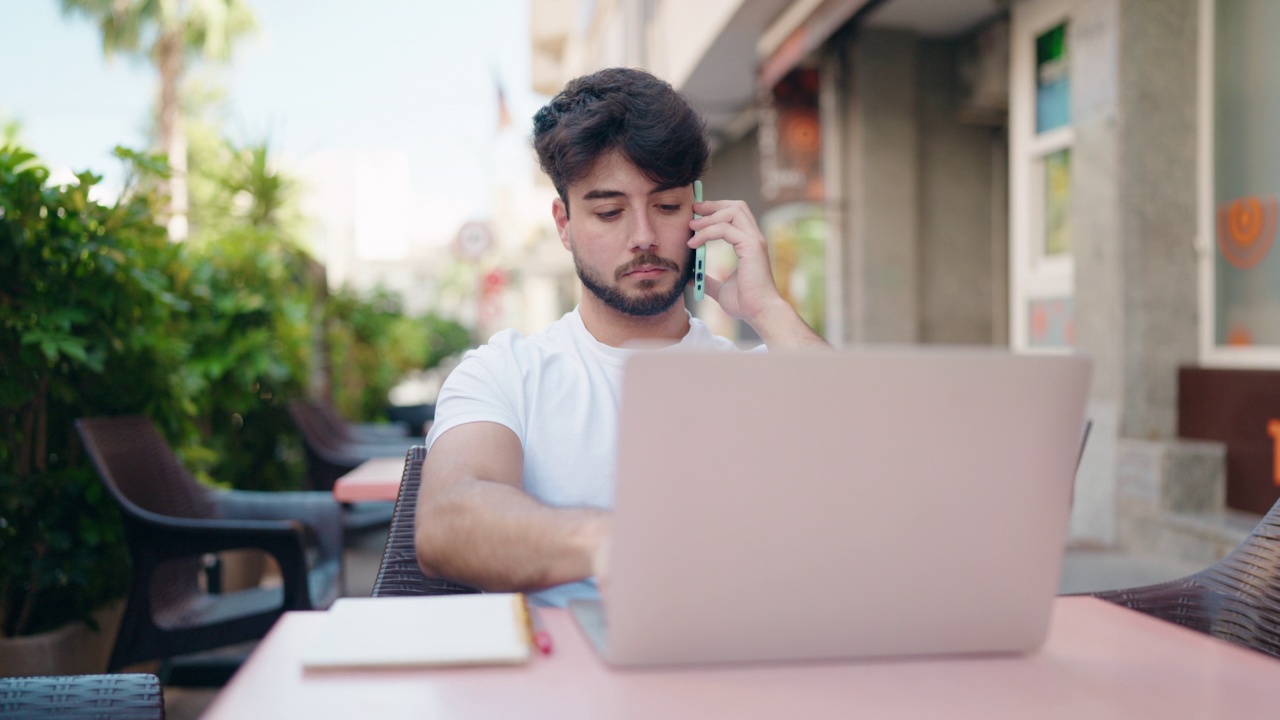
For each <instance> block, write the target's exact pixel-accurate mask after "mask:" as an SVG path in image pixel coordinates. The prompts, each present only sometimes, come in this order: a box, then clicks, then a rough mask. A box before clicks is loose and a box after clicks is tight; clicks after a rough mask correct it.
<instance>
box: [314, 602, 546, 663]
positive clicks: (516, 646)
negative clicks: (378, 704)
mask: <svg viewBox="0 0 1280 720" xmlns="http://www.w3.org/2000/svg"><path fill="white" fill-rule="evenodd" d="M527 613H528V610H527V607H526V605H525V600H524V596H523V595H520V594H499V593H492V594H488V593H486V594H472V595H437V596H428V597H392V598H342V599H339V600H338V601H336V602H335V603H334V604H333V607H332V608H330V609H329V611H328V613H327V615H328V617H327V618H326V622H325V623H324V625H323V626H322V628H321V631H320V633H319V634H318V635H317V636H316V637H315V638H314V640H313V641H312V642H311V644H310V645H308V646H307V647H306V650H305V652H304V653H303V654H302V665H303V667H305V668H311V669H320V668H334V669H337V668H394V667H427V666H443V665H500V664H515V663H523V662H528V660H529V656H530V648H531V636H530V630H529V621H528V614H527Z"/></svg>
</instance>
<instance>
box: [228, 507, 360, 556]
mask: <svg viewBox="0 0 1280 720" xmlns="http://www.w3.org/2000/svg"><path fill="white" fill-rule="evenodd" d="M211 497H212V498H213V500H214V503H215V508H216V509H215V512H216V513H217V514H218V516H219V517H223V518H228V519H241V520H297V521H299V522H302V523H303V524H304V525H305V526H306V528H307V530H308V531H309V535H310V537H309V539H311V540H313V541H314V542H315V544H316V546H317V547H318V548H319V550H320V555H321V557H322V558H325V559H328V558H337V557H339V556H340V555H341V554H342V506H341V505H340V504H339V503H338V501H336V500H334V499H333V494H332V493H328V492H320V491H311V492H307V491H302V492H258V491H252V490H224V491H219V492H213V493H211Z"/></svg>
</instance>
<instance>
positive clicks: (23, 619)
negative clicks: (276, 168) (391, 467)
mask: <svg viewBox="0 0 1280 720" xmlns="http://www.w3.org/2000/svg"><path fill="white" fill-rule="evenodd" d="M264 152H265V151H264ZM117 154H118V156H119V157H120V158H121V159H122V160H123V161H124V162H125V163H126V164H127V166H128V167H129V168H130V177H131V178H133V179H135V180H136V179H138V178H146V177H155V176H157V175H159V174H162V173H163V172H164V171H165V168H164V163H163V161H162V160H160V159H157V158H155V157H151V156H145V155H140V154H137V153H133V152H130V151H127V150H123V149H118V150H117ZM239 157H245V158H249V159H250V160H253V161H254V162H257V167H258V169H259V170H261V172H262V173H266V176H262V175H261V173H260V176H258V177H256V178H255V179H254V180H253V182H255V183H257V185H256V187H258V188H261V187H270V188H273V192H275V191H277V190H278V189H279V184H278V183H277V184H275V185H272V184H271V183H267V184H265V185H264V184H263V183H262V181H263V180H270V179H271V177H267V176H270V175H271V171H269V170H268V169H267V164H266V163H265V161H263V162H259V161H260V160H261V158H258V157H257V156H256V155H255V154H254V153H241V154H240V155H239ZM99 180H100V179H99V178H98V177H96V176H94V175H92V174H90V173H82V174H81V175H79V176H77V182H76V184H74V185H69V186H66V187H60V188H55V187H47V186H46V183H47V181H48V172H47V170H46V169H45V168H43V167H41V166H40V164H39V163H38V161H37V159H36V158H35V157H34V156H33V155H32V154H31V153H30V152H27V151H25V150H23V149H21V148H19V147H16V146H15V145H14V144H13V143H11V142H8V143H0V435H2V437H0V635H23V634H31V633H35V632H40V631H42V630H47V629H50V628H53V627H56V626H58V625H60V624H62V623H64V622H66V621H68V620H71V619H76V618H88V615H89V613H90V612H91V611H92V610H94V609H96V608H98V607H101V606H102V605H103V604H105V603H106V602H108V601H109V600H112V599H114V598H118V597H121V596H122V595H123V593H124V591H125V589H126V587H125V584H126V582H127V579H128V558H127V554H126V552H125V547H124V543H123V535H122V530H121V526H120V521H119V517H118V514H117V513H116V511H115V509H114V506H113V505H112V504H111V502H110V500H109V498H107V497H106V496H105V492H104V490H103V489H102V487H101V485H100V483H99V482H98V480H97V478H96V476H95V475H94V473H93V471H92V469H91V468H90V467H89V465H88V463H87V460H86V458H85V457H84V455H83V452H82V450H81V449H80V446H79V443H78V440H77V438H76V436H75V431H74V422H75V420H76V419H77V418H80V417H85V416H93V415H118V414H125V413H142V414H145V415H148V416H149V417H151V418H152V419H153V420H155V421H156V423H157V424H158V425H159V427H160V428H161V430H162V432H163V433H164V434H165V435H166V436H167V437H168V439H169V441H170V442H171V443H172V444H173V446H174V447H175V449H176V450H177V451H178V453H179V454H180V455H181V456H182V458H183V459H184V461H185V462H186V464H187V465H188V467H190V468H191V469H192V470H193V471H194V472H195V473H196V474H197V476H198V477H200V478H201V479H202V480H204V481H205V482H208V483H210V484H217V485H223V486H233V487H237V488H244V489H260V490H276V489H295V488H298V487H300V483H301V477H302V473H303V466H302V453H301V450H300V440H299V438H298V437H297V433H296V430H295V429H294V428H293V426H292V423H291V422H290V421H289V420H288V416H287V414H286V413H285V411H284V405H285V403H286V402H287V401H288V400H289V399H291V398H295V397H301V396H303V395H304V394H306V389H307V387H308V384H309V382H310V381H311V378H312V377H313V371H315V370H317V368H316V367H315V366H316V365H317V361H316V360H315V358H316V357H317V355H319V354H320V353H321V350H320V348H323V347H325V346H326V344H327V345H328V346H329V347H332V348H333V356H332V357H331V358H329V359H328V361H327V363H326V364H329V365H331V366H332V367H334V368H340V371H338V370H335V372H334V377H335V379H338V378H342V379H343V382H342V384H341V387H340V388H339V389H338V391H337V393H336V394H337V395H338V397H339V398H341V399H342V400H343V402H342V406H343V408H344V410H346V411H348V412H349V413H350V415H351V416H352V417H359V418H362V419H366V418H368V419H371V418H373V417H376V416H380V415H381V413H382V411H383V409H384V407H385V404H386V394H387V391H388V390H389V389H390V387H391V386H392V385H393V384H394V383H395V382H396V381H398V379H399V378H400V377H401V376H402V375H403V374H404V373H405V372H406V371H407V370H409V369H412V368H414V367H423V368H425V367H428V366H429V364H433V363H434V362H438V359H439V357H441V354H442V353H444V354H449V353H452V352H456V351H457V350H460V349H464V348H465V347H466V346H467V345H468V344H469V339H470V338H469V336H468V334H467V332H466V330H465V329H463V328H461V327H460V326H458V325H457V324H456V323H451V322H449V321H445V320H441V319H439V318H433V317H428V318H419V319H410V318H406V317H405V316H404V315H403V314H402V313H401V312H400V307H399V301H398V299H396V298H395V297H394V296H391V295H389V294H385V293H383V294H378V295H375V296H374V297H372V298H361V297H359V296H356V295H354V294H350V293H346V292H339V293H336V294H335V295H334V296H333V297H332V298H329V299H328V300H327V301H325V300H320V299H319V298H323V297H324V294H323V293H322V292H321V290H322V288H321V286H320V283H321V281H322V278H323V272H322V270H321V269H320V268H319V266H318V265H317V264H316V263H315V261H314V260H312V259H311V258H310V257H309V256H308V255H307V253H305V252H304V251H303V250H301V249H299V248H298V247H297V246H296V245H295V244H294V243H292V242H291V241H290V239H289V238H290V236H289V233H287V232H286V231H284V230H282V229H281V227H280V226H279V225H278V224H276V223H273V222H270V221H269V220H270V218H266V221H264V219H263V218H261V217H258V216H256V215H253V214H250V215H248V216H246V217H245V218H243V219H242V221H241V222H226V223H223V224H221V225H220V226H219V227H218V231H217V232H216V233H204V234H202V235H195V236H193V239H192V240H191V241H189V242H187V243H184V244H173V243H170V242H169V241H168V239H167V237H166V233H165V231H164V228H163V227H162V226H161V225H160V223H158V222H157V221H156V219H155V218H156V211H157V209H158V202H157V198H156V196H155V195H153V194H151V193H149V192H147V191H146V190H145V188H146V187H148V186H149V185H154V183H147V182H130V184H129V188H130V189H129V190H127V191H126V192H125V193H124V194H123V195H122V199H120V200H119V201H118V202H116V203H114V204H111V205H104V204H101V203H98V202H94V201H92V200H90V199H89V196H90V193H91V191H92V190H93V188H94V187H95V186H96V185H97V184H98V182H99ZM230 189H231V190H233V191H234V190H236V189H235V188H234V187H232V188H230ZM326 340H327V341H328V343H326V342H325V341H326ZM459 346H460V347H459Z"/></svg>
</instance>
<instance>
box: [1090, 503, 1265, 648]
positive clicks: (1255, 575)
mask: <svg viewBox="0 0 1280 720" xmlns="http://www.w3.org/2000/svg"><path fill="white" fill-rule="evenodd" d="M1092 595H1094V596H1095V597H1099V598H1102V599H1103V600H1107V601H1109V602H1113V603H1116V604H1118V605H1123V606H1125V607H1128V608H1130V609H1133V610H1138V611H1140V612H1144V613H1146V614H1148V615H1153V616H1155V617H1158V618H1160V619H1162V620H1168V621H1169V622H1172V623H1175V624H1178V625H1182V626H1184V627H1188V628H1191V629H1193V630H1199V631H1200V632H1203V633H1207V634H1209V635H1213V636H1214V637H1217V638H1220V639H1222V640H1226V641H1228V642H1232V643H1235V644H1237V645H1243V646H1244V647H1247V648H1251V649H1253V650H1257V651H1259V652H1264V653H1266V654H1268V655H1271V656H1274V657H1277V658H1280V501H1277V502H1276V504H1275V505H1273V506H1272V507H1271V511H1270V512H1268V513H1267V515H1266V517H1264V518H1262V521H1261V522H1259V523H1258V525H1257V526H1256V527H1255V528H1254V529H1253V532H1252V533H1250V534H1249V537H1247V538H1245V540H1244V542H1242V543H1240V545H1239V546H1238V547H1236V549H1235V550H1232V551H1231V552H1230V553H1229V554H1227V556H1226V557H1224V558H1222V559H1221V560H1219V561H1217V562H1216V563H1214V564H1212V565H1210V566H1209V567H1207V568H1205V569H1204V570H1201V571H1200V572H1198V573H1195V574H1193V575H1189V576H1187V577H1185V578H1182V579H1179V580H1172V581H1170V582H1166V583H1160V584H1158V585H1148V586H1146V587H1138V588H1127V589H1123V590H1107V591H1103V592H1095V593H1092Z"/></svg>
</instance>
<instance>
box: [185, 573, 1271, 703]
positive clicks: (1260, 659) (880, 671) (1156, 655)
mask: <svg viewBox="0 0 1280 720" xmlns="http://www.w3.org/2000/svg"><path fill="white" fill-rule="evenodd" d="M542 616H543V619H544V621H545V624H546V626H547V630H548V631H549V632H550V633H551V635H552V637H553V638H554V641H555V651H554V652H553V654H551V655H550V656H545V657H544V656H535V657H534V659H533V660H532V661H531V662H530V663H529V664H527V665H522V666H516V667H483V668H446V669H434V670H430V669H417V670H365V671H323V672H316V671H304V670H303V669H302V667H301V665H300V663H299V660H298V658H299V653H300V651H301V649H302V648H304V647H305V646H306V643H307V642H308V641H309V640H310V639H311V638H312V637H314V636H315V634H316V632H317V631H318V630H319V629H320V627H321V623H322V622H323V621H324V620H325V618H324V617H323V616H322V614H321V613H319V612H291V613H287V614H286V615H285V616H284V617H283V618H282V619H281V620H280V622H278V623H277V624H276V626H275V627H274V628H273V629H272V630H271V632H270V633H269V634H268V635H267V637H266V639H264V640H263V641H262V642H261V643H260V644H259V646H258V647H257V649H256V650H255V651H254V653H253V655H252V656H250V658H249V660H248V661H247V662H246V663H245V665H244V666H243V667H242V668H241V669H240V671H239V672H238V673H236V675H235V677H233V678H232V680H231V682H230V683H229V684H228V685H227V686H226V687H225V688H224V689H223V691H222V692H221V693H220V694H219V695H218V697H217V698H216V699H215V700H214V703H213V704H212V705H211V706H210V707H209V709H208V713H207V714H206V715H205V716H204V717H205V719H206V720H219V719H220V718H235V719H236V720H240V719H242V718H279V717H300V718H352V717H376V718H482V717H483V718H503V717H509V718H516V717H518V718H549V719H554V720H570V719H573V718H710V717H729V718H738V717H743V718H747V717H749V718H842V719H844V718H851V717H868V718H937V717H947V718H982V719H983V720H988V719H991V718H1077V717H1078V718H1091V719H1094V718H1126V719H1129V718H1160V719H1161V720H1164V719H1165V718H1170V717H1188V718H1248V717H1259V718H1261V717H1280V660H1277V659H1275V658H1272V657H1270V656H1268V655H1264V654H1262V653H1258V652H1255V651H1252V650H1248V649H1245V648H1241V647H1238V646H1235V645H1231V644H1229V643H1226V642H1224V641H1221V640H1218V639H1216V638H1213V637H1210V636H1208V635H1204V634H1201V633H1198V632H1195V631H1192V630H1188V629H1186V628H1183V627H1180V626H1177V625H1173V624H1171V623H1167V622H1164V621H1161V620H1157V619H1155V618H1152V617H1150V616H1147V615H1143V614H1140V613H1137V612H1134V611H1131V610H1127V609H1125V608H1122V607H1120V606H1117V605H1113V604H1110V603H1107V602H1105V601H1102V600H1098V599H1096V598H1092V597H1061V598H1057V599H1056V600H1055V601H1054V615H1053V621H1052V625H1051V628H1050V632H1049V638H1048V641H1047V642H1046V644H1045V646H1044V648H1043V649H1042V650H1041V651H1040V652H1038V653H1035V654H1032V655H1025V656H988V657H960V658H930V659H915V660H891V661H879V662H876V661H850V662H815V663H795V664H778V665H746V666H718V667H698V668H664V669H657V670H615V669H612V668H610V667H608V666H607V665H605V664H603V663H602V662H601V661H600V660H599V659H598V658H597V657H596V656H595V654H594V653H593V652H592V651H591V649H590V648H589V646H588V644H587V642H586V640H585V639H584V638H583V637H582V635H581V633H580V632H579V631H578V629H577V627H575V626H574V624H573V620H572V618H571V617H570V616H569V614H568V613H567V612H565V611H563V610H544V611H543V612H542Z"/></svg>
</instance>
